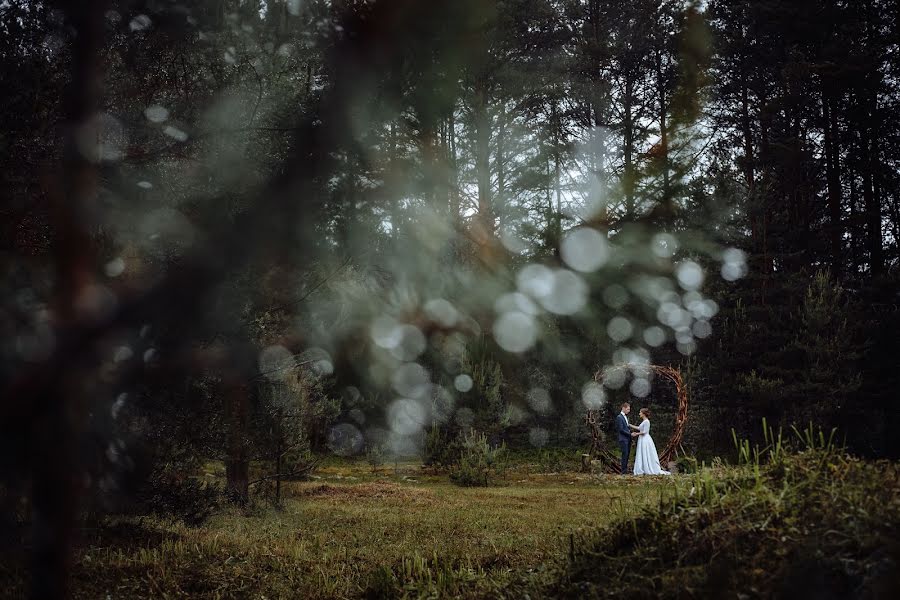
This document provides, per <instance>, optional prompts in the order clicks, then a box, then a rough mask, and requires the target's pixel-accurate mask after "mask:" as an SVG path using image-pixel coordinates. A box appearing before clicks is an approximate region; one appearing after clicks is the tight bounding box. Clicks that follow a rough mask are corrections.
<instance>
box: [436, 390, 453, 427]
mask: <svg viewBox="0 0 900 600" xmlns="http://www.w3.org/2000/svg"><path fill="white" fill-rule="evenodd" d="M431 389H432V395H431V418H432V420H433V421H434V422H436V423H440V424H444V423H446V422H448V421H449V420H450V417H452V416H453V409H454V407H455V405H456V400H455V399H454V397H453V394H451V393H450V391H449V390H447V389H446V388H445V387H444V386H441V385H434V386H431Z"/></svg>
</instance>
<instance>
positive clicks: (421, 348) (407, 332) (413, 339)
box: [389, 324, 428, 361]
mask: <svg viewBox="0 0 900 600" xmlns="http://www.w3.org/2000/svg"><path fill="white" fill-rule="evenodd" d="M397 330H398V334H399V339H398V342H397V344H396V345H395V346H393V347H392V348H390V349H389V352H390V353H391V356H393V357H394V358H396V359H397V360H404V361H409V360H415V359H417V358H418V357H419V355H420V354H422V353H423V352H425V348H426V347H427V345H428V341H427V340H426V339H425V334H423V333H422V332H421V331H420V330H419V328H418V327H416V326H415V325H409V324H404V325H400V326H399V327H398V328H397Z"/></svg>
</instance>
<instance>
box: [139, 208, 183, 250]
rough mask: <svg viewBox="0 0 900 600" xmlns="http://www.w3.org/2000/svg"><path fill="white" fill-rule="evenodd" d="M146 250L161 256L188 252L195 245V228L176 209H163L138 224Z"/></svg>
mask: <svg viewBox="0 0 900 600" xmlns="http://www.w3.org/2000/svg"><path fill="white" fill-rule="evenodd" d="M138 235H139V236H140V242H141V244H142V245H143V247H144V249H145V250H148V251H151V252H155V253H156V254H159V255H168V254H171V253H173V252H175V253H177V252H179V251H183V250H186V249H187V248H189V247H190V246H191V245H193V243H194V238H195V232H194V226H193V225H192V224H191V222H190V221H189V220H188V218H187V217H185V216H184V215H183V214H181V213H180V212H178V211H177V210H175V209H174V208H169V207H163V208H158V209H156V210H153V211H151V212H150V213H148V214H147V215H146V216H145V217H144V218H143V219H141V221H140V223H139V224H138Z"/></svg>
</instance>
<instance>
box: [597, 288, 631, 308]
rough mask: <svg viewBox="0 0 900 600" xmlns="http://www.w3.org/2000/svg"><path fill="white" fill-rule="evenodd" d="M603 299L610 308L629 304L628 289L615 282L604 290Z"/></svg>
mask: <svg viewBox="0 0 900 600" xmlns="http://www.w3.org/2000/svg"><path fill="white" fill-rule="evenodd" d="M603 301H604V302H606V305H607V306H609V307H610V308H616V309H618V308H622V307H623V306H625V305H626V304H628V290H626V289H625V288H624V287H622V286H621V285H619V284H618V283H614V284H612V285H610V286H608V287H607V288H606V289H604V290H603Z"/></svg>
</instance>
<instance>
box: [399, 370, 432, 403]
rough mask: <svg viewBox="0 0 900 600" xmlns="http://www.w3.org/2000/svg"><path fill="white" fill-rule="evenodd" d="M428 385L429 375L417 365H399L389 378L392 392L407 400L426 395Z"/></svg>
mask: <svg viewBox="0 0 900 600" xmlns="http://www.w3.org/2000/svg"><path fill="white" fill-rule="evenodd" d="M430 383H431V375H430V374H429V373H428V370H427V369H425V367H423V366H422V365H420V364H418V363H406V364H403V365H400V367H398V368H397V370H396V371H394V375H393V377H391V384H392V385H393V387H394V390H396V392H397V393H398V394H400V395H401V396H407V397H409V398H422V397H424V396H425V395H427V393H428V391H429V384H430Z"/></svg>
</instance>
